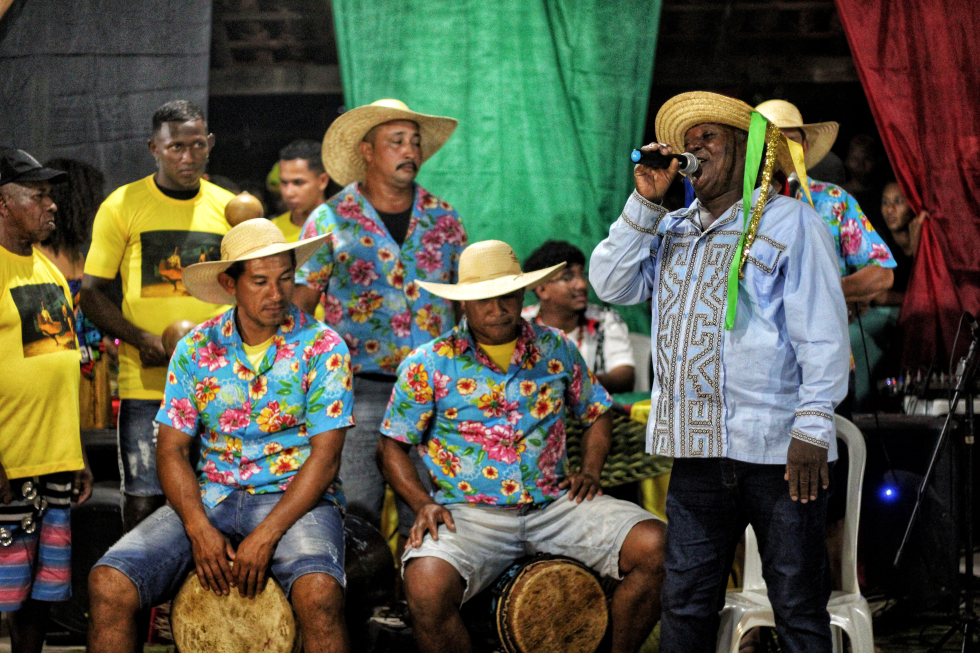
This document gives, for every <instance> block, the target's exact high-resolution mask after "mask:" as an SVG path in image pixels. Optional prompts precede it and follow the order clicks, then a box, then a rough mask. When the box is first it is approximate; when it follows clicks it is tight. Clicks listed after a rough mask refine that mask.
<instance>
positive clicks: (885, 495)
mask: <svg viewBox="0 0 980 653" xmlns="http://www.w3.org/2000/svg"><path fill="white" fill-rule="evenodd" d="M878 494H879V496H880V497H881V500H882V501H886V502H888V503H891V502H893V501H895V500H896V499H898V488H897V487H895V486H894V485H883V486H882V487H881V490H879V492H878Z"/></svg>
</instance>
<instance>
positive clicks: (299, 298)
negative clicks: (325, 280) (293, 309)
mask: <svg viewBox="0 0 980 653" xmlns="http://www.w3.org/2000/svg"><path fill="white" fill-rule="evenodd" d="M320 294H321V293H320V291H319V290H317V289H316V288H312V287H310V286H306V285H303V284H301V283H298V284H296V288H295V289H294V290H293V304H295V305H296V306H297V307H299V308H300V309H301V310H303V311H306V312H307V313H309V314H310V315H313V314H314V313H315V312H316V305H317V303H318V302H319V301H320Z"/></svg>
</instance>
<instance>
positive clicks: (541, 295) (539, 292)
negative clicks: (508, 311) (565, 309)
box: [531, 284, 548, 302]
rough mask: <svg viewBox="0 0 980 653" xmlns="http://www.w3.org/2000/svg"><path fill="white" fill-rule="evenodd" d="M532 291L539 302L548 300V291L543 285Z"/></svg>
mask: <svg viewBox="0 0 980 653" xmlns="http://www.w3.org/2000/svg"><path fill="white" fill-rule="evenodd" d="M531 291H532V292H533V293H534V296H535V297H537V298H538V301H539V302H541V301H546V300H547V299H548V291H547V289H546V288H545V285H544V284H541V285H540V286H535V287H534V288H532V289H531Z"/></svg>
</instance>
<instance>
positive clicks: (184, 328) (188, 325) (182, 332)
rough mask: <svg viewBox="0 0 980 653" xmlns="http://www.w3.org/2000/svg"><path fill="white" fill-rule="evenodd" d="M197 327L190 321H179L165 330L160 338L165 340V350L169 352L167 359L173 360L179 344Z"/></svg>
mask: <svg viewBox="0 0 980 653" xmlns="http://www.w3.org/2000/svg"><path fill="white" fill-rule="evenodd" d="M196 326H197V325H196V324H194V323H193V322H191V321H190V320H177V321H176V322H173V323H171V324H170V325H169V326H168V327H167V328H166V329H164V330H163V335H162V336H160V339H161V340H163V349H164V350H165V351H166V352H167V358H171V357H172V356H173V355H174V349H176V348H177V343H178V342H180V341H181V339H182V338H183V337H184V336H186V335H187V334H188V333H190V332H191V329H193V328H194V327H196Z"/></svg>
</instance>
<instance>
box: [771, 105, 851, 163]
mask: <svg viewBox="0 0 980 653" xmlns="http://www.w3.org/2000/svg"><path fill="white" fill-rule="evenodd" d="M755 110H756V111H758V112H759V113H761V114H762V115H764V116H765V117H766V118H768V119H769V120H770V122H772V123H773V124H774V125H776V126H777V127H779V128H780V129H799V130H801V131H802V132H803V135H804V136H805V137H806V142H807V145H808V147H807V153H806V158H805V163H806V167H807V169H809V168H812V167H813V166H815V165H817V164H818V163H820V161H821V160H822V159H823V158H824V157H825V156H827V152H830V148H831V147H833V146H834V141H836V140H837V130H838V129H840V125H838V124H837V123H836V122H816V123H812V124H809V125H805V124H803V114H801V113H800V110H799V109H797V108H796V105H794V104H791V103H790V102H787V101H786V100H767V101H765V102H763V103H762V104H760V105H759V106H757V107H756V108H755Z"/></svg>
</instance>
